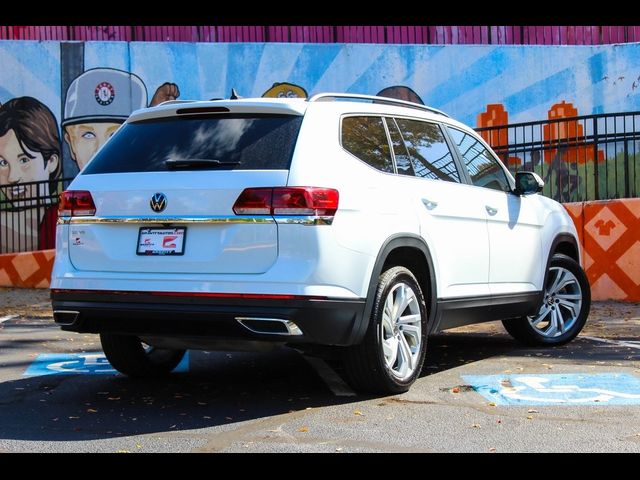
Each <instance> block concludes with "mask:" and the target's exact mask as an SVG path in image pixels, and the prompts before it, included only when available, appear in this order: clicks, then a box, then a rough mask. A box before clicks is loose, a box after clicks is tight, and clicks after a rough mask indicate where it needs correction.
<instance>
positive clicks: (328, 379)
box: [0, 288, 640, 453]
mask: <svg viewBox="0 0 640 480" xmlns="http://www.w3.org/2000/svg"><path fill="white" fill-rule="evenodd" d="M182 367H183V368H182V370H183V371H182V372H180V373H174V374H172V375H171V376H170V377H168V378H165V379H159V380H144V381H141V380H132V379H128V378H126V377H124V376H121V375H119V374H116V373H114V372H113V370H111V368H110V366H109V365H108V364H107V363H106V362H105V360H104V358H103V357H102V356H101V355H100V345H99V342H98V338H97V336H96V335H83V334H75V333H69V332H62V331H61V330H60V329H59V328H58V327H56V326H55V325H54V324H53V319H52V316H51V309H50V305H49V303H48V291H47V290H28V289H6V288H4V289H2V288H0V452H123V453H125V452H131V453H138V452H334V453H336V452H338V453H346V452H640V304H633V303H622V302H598V303H594V305H593V307H592V312H591V315H590V318H589V321H588V322H587V326H586V328H585V330H584V331H583V333H582V334H581V335H580V336H579V337H578V338H577V339H576V340H574V341H573V342H572V343H570V344H568V345H565V346H563V347H557V348H552V349H542V350H541V349H534V348H529V347H524V346H522V345H520V344H518V343H516V342H515V341H514V340H512V339H511V338H510V337H509V336H508V335H507V334H506V332H505V331H504V329H503V328H502V326H501V324H500V323H499V322H497V323H496V322H494V323H489V324H482V325H475V326H472V327H464V328H460V329H456V330H452V331H449V332H447V333H444V334H440V335H437V336H433V337H431V338H430V339H429V343H428V351H427V358H426V362H425V366H424V368H423V372H422V375H421V378H420V379H418V381H417V382H416V383H415V384H414V386H413V387H412V388H411V390H410V391H409V392H408V393H405V394H402V395H393V396H378V397H376V396H365V395H357V394H355V393H354V392H353V391H352V390H351V389H350V388H349V387H348V386H347V385H346V384H345V383H344V382H343V381H342V379H341V377H340V371H339V368H337V367H335V366H333V365H330V364H329V363H326V362H324V361H322V360H320V359H316V358H309V357H305V356H302V355H301V354H300V353H298V352H297V351H295V350H291V349H287V348H276V349H274V350H273V351H270V352H266V353H244V352H242V353H241V352H202V351H191V352H189V356H188V361H187V362H185V364H184V365H182Z"/></svg>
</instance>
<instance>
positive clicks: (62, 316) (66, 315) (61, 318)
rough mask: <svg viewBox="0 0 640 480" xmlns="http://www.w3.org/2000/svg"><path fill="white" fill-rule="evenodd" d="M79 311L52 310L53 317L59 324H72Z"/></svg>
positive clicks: (76, 318)
mask: <svg viewBox="0 0 640 480" xmlns="http://www.w3.org/2000/svg"><path fill="white" fill-rule="evenodd" d="M79 315H80V312H77V311H75V310H54V311H53V319H54V320H55V322H56V323H59V324H60V325H73V324H74V323H76V320H78V316H79Z"/></svg>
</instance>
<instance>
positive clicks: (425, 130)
mask: <svg viewBox="0 0 640 480" xmlns="http://www.w3.org/2000/svg"><path fill="white" fill-rule="evenodd" d="M396 122H397V124H398V127H400V131H401V132H402V137H403V138H404V143H405V145H406V147H407V150H408V151H409V155H410V157H411V163H412V165H413V171H414V172H415V175H416V177H422V178H431V179H434V180H446V181H449V182H460V174H459V173H458V170H457V168H456V164H455V162H454V160H453V156H452V155H451V152H450V151H449V146H448V145H447V142H446V140H445V139H444V135H443V134H442V130H440V127H439V126H438V125H436V124H435V123H428V122H421V121H418V120H407V119H405V118H397V119H396ZM398 168H399V167H398Z"/></svg>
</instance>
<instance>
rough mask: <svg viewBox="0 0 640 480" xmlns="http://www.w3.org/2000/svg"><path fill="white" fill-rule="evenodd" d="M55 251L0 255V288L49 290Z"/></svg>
mask: <svg viewBox="0 0 640 480" xmlns="http://www.w3.org/2000/svg"><path fill="white" fill-rule="evenodd" d="M54 257H55V250H53V249H52V250H38V251H35V252H23V253H9V254H4V255H0V287H24V288H49V283H50V281H51V269H52V268H53V259H54Z"/></svg>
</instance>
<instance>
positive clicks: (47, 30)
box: [0, 25, 640, 45]
mask: <svg viewBox="0 0 640 480" xmlns="http://www.w3.org/2000/svg"><path fill="white" fill-rule="evenodd" d="M0 39H4V40H59V41H68V40H79V41H89V40H98V41H114V40H115V41H118V40H119V41H126V42H131V41H152V42H161V41H170V42H307V43H393V44H487V45H601V44H603V45H604V44H611V43H625V42H638V41H640V26H620V25H616V26H601V25H594V26H585V25H578V26H567V25H562V26H517V25H516V26H513V25H503V26H496V25H493V26H489V25H482V26H481V25H472V26H459V25H457V26H435V25H430V26H407V25H403V26H364V25H358V26H326V25H325V26H322V25H312V26H300V25H287V26H266V25H263V26H247V25H242V26H229V25H223V26H221V25H217V26H216V25H199V26H167V25H162V26H149V25H146V26H123V25H108V26H96V25H90V26H80V25H72V26H38V25H27V26H14V25H9V26H0Z"/></svg>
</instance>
